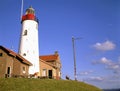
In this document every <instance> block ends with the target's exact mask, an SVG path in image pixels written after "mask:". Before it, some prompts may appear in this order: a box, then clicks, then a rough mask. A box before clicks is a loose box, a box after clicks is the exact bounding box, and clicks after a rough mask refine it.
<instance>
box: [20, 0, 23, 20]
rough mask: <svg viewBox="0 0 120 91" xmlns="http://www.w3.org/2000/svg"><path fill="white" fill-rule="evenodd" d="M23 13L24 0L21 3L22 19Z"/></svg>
mask: <svg viewBox="0 0 120 91" xmlns="http://www.w3.org/2000/svg"><path fill="white" fill-rule="evenodd" d="M22 15H23V0H22V3H21V16H20V20H21V19H22Z"/></svg>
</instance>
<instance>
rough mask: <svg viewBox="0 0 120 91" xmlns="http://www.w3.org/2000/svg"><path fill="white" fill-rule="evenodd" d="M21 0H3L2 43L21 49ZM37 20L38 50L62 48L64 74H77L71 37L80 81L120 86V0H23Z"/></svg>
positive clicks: (0, 13)
mask: <svg viewBox="0 0 120 91" xmlns="http://www.w3.org/2000/svg"><path fill="white" fill-rule="evenodd" d="M21 1H22V0H1V1H0V45H2V46H4V47H6V48H9V49H11V50H13V51H15V52H17V53H18V49H19V42H20V33H21V26H22V25H21V20H20V17H21ZM31 5H32V7H33V8H34V9H35V13H36V16H37V17H38V19H39V53H40V55H48V54H54V52H55V51H58V52H59V55H60V59H61V63H62V79H65V76H66V75H67V76H69V77H70V79H74V60H73V46H72V36H74V38H80V39H78V40H75V53H76V68H77V80H79V81H83V82H86V83H89V84H92V85H95V86H97V87H99V88H119V87H120V41H119V34H120V26H119V25H120V0H24V8H23V14H25V10H26V9H27V8H29V6H31Z"/></svg>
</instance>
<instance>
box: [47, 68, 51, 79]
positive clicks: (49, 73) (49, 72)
mask: <svg viewBox="0 0 120 91" xmlns="http://www.w3.org/2000/svg"><path fill="white" fill-rule="evenodd" d="M48 77H49V78H50V79H52V70H48Z"/></svg>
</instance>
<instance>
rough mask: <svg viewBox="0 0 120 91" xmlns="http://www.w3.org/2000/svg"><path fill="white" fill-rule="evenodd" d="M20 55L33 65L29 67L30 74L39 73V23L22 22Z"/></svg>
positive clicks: (32, 21)
mask: <svg viewBox="0 0 120 91" xmlns="http://www.w3.org/2000/svg"><path fill="white" fill-rule="evenodd" d="M19 54H20V55H21V56H23V57H24V58H25V59H27V60H28V61H30V62H31V63H32V64H33V65H32V66H30V67H29V74H35V73H39V71H40V67H39V43H38V22H36V21H35V20H24V21H23V22H22V33H21V40H20V48H19Z"/></svg>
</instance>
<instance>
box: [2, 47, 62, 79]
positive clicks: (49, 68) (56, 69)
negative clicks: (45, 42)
mask: <svg viewBox="0 0 120 91" xmlns="http://www.w3.org/2000/svg"><path fill="white" fill-rule="evenodd" d="M39 61H40V77H45V78H46V77H47V78H50V79H60V78H61V62H60V57H59V54H58V53H57V52H55V54H52V55H44V56H40V57H39ZM31 65H32V63H30V62H29V61H28V60H26V59H25V58H23V57H22V56H21V55H19V54H17V53H15V52H13V51H11V50H10V49H7V48H5V47H3V46H0V77H28V76H29V73H28V69H29V66H31Z"/></svg>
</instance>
